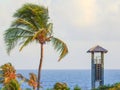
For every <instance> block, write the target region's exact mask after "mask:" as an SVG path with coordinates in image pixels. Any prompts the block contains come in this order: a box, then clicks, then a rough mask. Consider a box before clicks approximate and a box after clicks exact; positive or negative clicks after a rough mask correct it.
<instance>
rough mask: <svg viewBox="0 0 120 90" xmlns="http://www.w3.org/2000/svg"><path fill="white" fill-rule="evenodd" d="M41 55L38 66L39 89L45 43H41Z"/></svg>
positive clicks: (38, 86)
mask: <svg viewBox="0 0 120 90" xmlns="http://www.w3.org/2000/svg"><path fill="white" fill-rule="evenodd" d="M40 53H41V55H40V64H39V68H38V85H37V90H39V88H40V78H41V70H42V61H43V44H41V52H40Z"/></svg>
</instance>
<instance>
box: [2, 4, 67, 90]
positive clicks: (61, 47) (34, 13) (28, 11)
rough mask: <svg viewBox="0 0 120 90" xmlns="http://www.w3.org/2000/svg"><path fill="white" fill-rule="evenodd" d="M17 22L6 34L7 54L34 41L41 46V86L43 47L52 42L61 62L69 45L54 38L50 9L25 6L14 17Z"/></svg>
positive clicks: (13, 23) (30, 5)
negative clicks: (18, 46) (16, 47)
mask: <svg viewBox="0 0 120 90" xmlns="http://www.w3.org/2000/svg"><path fill="white" fill-rule="evenodd" d="M13 17H15V20H14V21H13V22H12V24H11V26H10V27H9V28H8V29H7V30H6V31H5V33H4V40H5V44H6V47H7V53H8V54H10V51H11V50H12V49H13V48H14V47H15V46H17V45H18V44H19V45H21V44H22V45H21V47H20V51H21V50H22V49H23V48H24V47H25V46H27V45H28V44H30V43H31V42H33V41H36V42H38V43H39V44H40V48H41V52H40V64H39V68H38V85H37V90H39V86H40V77H41V67H42V61H43V49H44V47H43V45H44V44H45V43H46V42H51V43H52V44H53V46H54V49H55V50H56V51H58V52H59V53H60V56H59V60H58V61H60V60H61V59H62V58H63V57H64V56H66V54H67V53H68V48H67V45H66V44H65V43H64V42H63V41H62V40H60V39H58V38H56V37H54V36H53V30H52V28H53V24H52V23H50V22H49V15H48V9H47V8H45V7H44V6H39V5H34V4H25V5H23V6H22V7H21V8H20V9H18V10H17V11H16V12H15V14H14V15H13Z"/></svg>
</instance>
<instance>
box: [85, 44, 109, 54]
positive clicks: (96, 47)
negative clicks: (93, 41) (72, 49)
mask: <svg viewBox="0 0 120 90" xmlns="http://www.w3.org/2000/svg"><path fill="white" fill-rule="evenodd" d="M87 52H88V53H91V52H104V53H107V52H108V50H106V49H104V48H103V47H101V46H99V45H97V46H95V47H92V48H91V49H89V50H88V51H87Z"/></svg>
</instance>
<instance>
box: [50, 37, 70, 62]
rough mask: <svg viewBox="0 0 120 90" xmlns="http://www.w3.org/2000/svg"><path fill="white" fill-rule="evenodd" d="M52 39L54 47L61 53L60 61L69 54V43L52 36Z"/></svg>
mask: <svg viewBox="0 0 120 90" xmlns="http://www.w3.org/2000/svg"><path fill="white" fill-rule="evenodd" d="M51 41H52V43H53V46H54V49H55V50H56V51H57V52H59V53H60V56H59V60H58V61H60V60H61V59H62V58H63V57H65V56H66V55H67V54H68V48H67V45H66V44H65V43H64V42H63V41H62V40H60V39H58V38H55V37H52V38H51Z"/></svg>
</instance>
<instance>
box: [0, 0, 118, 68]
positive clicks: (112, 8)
mask: <svg viewBox="0 0 120 90" xmlns="http://www.w3.org/2000/svg"><path fill="white" fill-rule="evenodd" d="M25 3H34V4H39V5H44V6H46V7H48V9H49V15H50V22H52V23H53V31H54V36H56V37H58V38H60V39H61V40H63V41H64V42H65V43H66V44H67V46H68V49H69V53H68V55H67V56H66V57H65V58H63V59H62V61H60V62H58V57H59V54H58V53H56V51H55V50H54V48H53V47H52V45H50V44H46V45H44V61H43V65H42V68H43V69H90V68H91V55H90V53H86V52H87V50H89V49H90V48H91V47H94V46H96V45H100V46H102V47H103V48H105V49H107V50H108V53H106V54H105V57H104V68H105V69H120V56H119V55H120V53H119V52H120V0H0V65H3V64H5V63H8V62H11V63H12V64H13V65H14V67H15V68H16V69H37V68H38V64H39V58H40V48H39V44H36V43H32V44H30V45H29V46H27V47H25V48H24V49H23V51H21V52H19V47H18V46H17V47H16V48H15V49H14V50H12V52H11V54H10V55H8V54H7V53H6V46H5V43H4V39H3V34H4V32H5V30H7V29H8V28H9V26H10V24H11V22H12V21H13V20H14V18H13V17H12V15H13V14H14V13H15V11H16V10H17V9H19V8H20V7H22V5H23V4H25Z"/></svg>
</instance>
